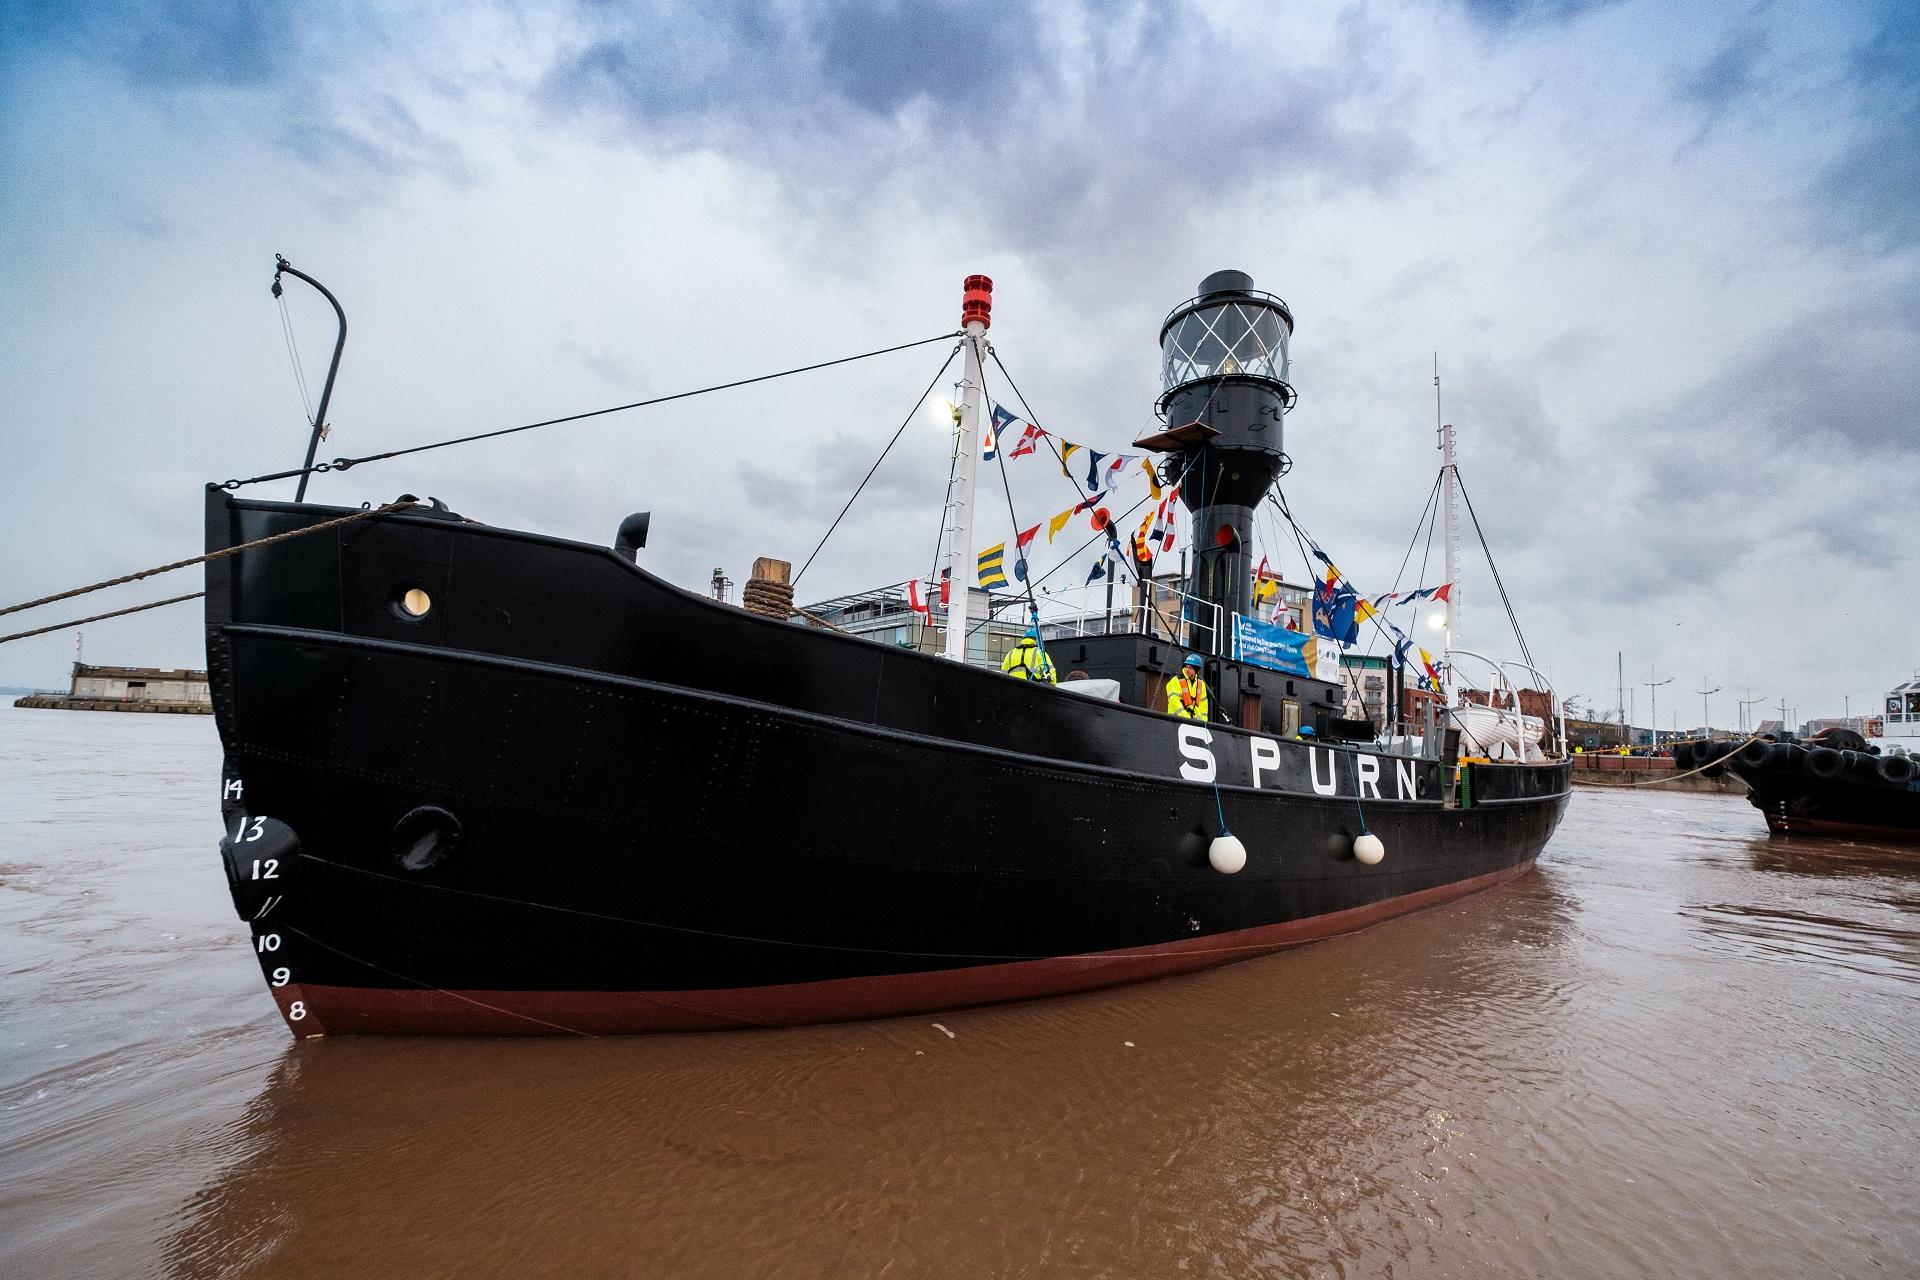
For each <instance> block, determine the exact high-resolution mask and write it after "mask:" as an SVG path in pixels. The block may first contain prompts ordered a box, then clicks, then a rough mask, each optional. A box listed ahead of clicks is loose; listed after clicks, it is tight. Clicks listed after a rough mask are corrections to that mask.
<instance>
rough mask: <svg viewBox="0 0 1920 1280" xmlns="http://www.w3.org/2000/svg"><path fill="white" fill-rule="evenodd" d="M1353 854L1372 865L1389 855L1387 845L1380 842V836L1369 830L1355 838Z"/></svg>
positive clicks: (1359, 859) (1357, 858)
mask: <svg viewBox="0 0 1920 1280" xmlns="http://www.w3.org/2000/svg"><path fill="white" fill-rule="evenodd" d="M1353 856H1354V858H1355V859H1356V860H1358V861H1360V862H1364V863H1366V864H1367V865H1368V866H1370V867H1371V866H1374V865H1375V864H1377V863H1378V862H1379V861H1380V859H1382V858H1384V857H1386V856H1387V846H1386V845H1384V844H1381V843H1380V837H1379V836H1377V835H1375V834H1373V832H1371V831H1368V832H1366V833H1364V834H1362V835H1361V836H1359V837H1357V838H1356V839H1355V840H1354V842H1353Z"/></svg>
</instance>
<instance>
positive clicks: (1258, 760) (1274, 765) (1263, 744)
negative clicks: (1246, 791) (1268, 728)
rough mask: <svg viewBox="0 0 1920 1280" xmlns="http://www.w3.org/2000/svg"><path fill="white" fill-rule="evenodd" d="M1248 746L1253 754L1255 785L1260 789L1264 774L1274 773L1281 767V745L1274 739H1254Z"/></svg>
mask: <svg viewBox="0 0 1920 1280" xmlns="http://www.w3.org/2000/svg"><path fill="white" fill-rule="evenodd" d="M1248 745H1249V749H1250V750H1251V751H1252V752H1253V764H1252V769H1253V785H1254V786H1255V787H1256V788H1258V787H1259V785H1260V775H1261V774H1262V773H1272V772H1273V771H1274V770H1275V769H1278V768H1279V767H1280V744H1279V743H1278V742H1275V741H1274V740H1273V739H1272V738H1254V739H1253V740H1252V741H1251V742H1250V743H1249V744H1248Z"/></svg>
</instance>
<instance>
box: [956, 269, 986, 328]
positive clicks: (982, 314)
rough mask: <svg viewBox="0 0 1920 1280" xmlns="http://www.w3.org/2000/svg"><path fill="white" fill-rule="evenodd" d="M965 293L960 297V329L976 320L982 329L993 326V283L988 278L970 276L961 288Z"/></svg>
mask: <svg viewBox="0 0 1920 1280" xmlns="http://www.w3.org/2000/svg"><path fill="white" fill-rule="evenodd" d="M960 287H961V288H962V289H963V290H965V292H964V293H962V294H961V296H960V327H961V328H962V329H964V328H966V327H967V326H968V325H970V324H972V323H973V322H974V321H975V320H978V321H979V322H980V327H981V328H982V329H987V328H991V327H992V326H993V281H992V280H990V279H988V278H987V277H986V276H968V277H967V278H966V281H965V283H963V284H962V285H961V286H960Z"/></svg>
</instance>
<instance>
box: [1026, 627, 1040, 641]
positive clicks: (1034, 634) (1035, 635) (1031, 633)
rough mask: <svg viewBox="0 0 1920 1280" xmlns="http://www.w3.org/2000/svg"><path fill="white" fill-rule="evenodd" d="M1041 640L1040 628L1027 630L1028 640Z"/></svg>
mask: <svg viewBox="0 0 1920 1280" xmlns="http://www.w3.org/2000/svg"><path fill="white" fill-rule="evenodd" d="M1039 638H1040V628H1038V627H1028V628H1027V639H1029V640H1038V639H1039Z"/></svg>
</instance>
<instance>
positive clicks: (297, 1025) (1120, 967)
mask: <svg viewBox="0 0 1920 1280" xmlns="http://www.w3.org/2000/svg"><path fill="white" fill-rule="evenodd" d="M1533 865H1534V864H1533V862H1532V861H1531V860H1529V861H1527V862H1523V863H1521V864H1520V865H1519V866H1516V867H1512V868H1509V869H1507V870H1504V871H1496V872H1492V873H1490V874H1488V875H1483V876H1476V877H1474V878H1472V879H1470V880H1461V881H1459V882H1457V883H1454V884H1447V885H1441V886H1439V887H1437V888H1433V889H1425V890H1422V891H1421V892H1419V893H1410V894H1406V895H1403V896H1401V897H1398V898H1389V899H1387V900H1386V901H1385V902H1377V903H1373V904H1371V905H1369V906H1364V907H1355V908H1353V909H1351V910H1347V911H1336V912H1333V913H1331V914H1328V915H1322V916H1314V917H1311V918H1309V919H1305V920H1292V921H1288V922H1287V923H1285V924H1273V925H1263V926H1261V927H1259V928H1254V929H1241V930H1237V931H1235V932H1232V933H1220V934H1213V935H1210V936H1206V937H1198V938H1183V939H1180V940H1178V941H1175V942H1166V943H1161V944H1159V945H1157V946H1152V947H1136V948H1128V949H1125V950H1120V951H1098V952H1093V953H1090V954H1087V955H1076V956H1054V957H1050V958H1048V959H1044V960H1020V961H1013V962H1009V963H1005V964H990V965H978V966H974V967H970V968H965V969H940V970H934V971H932V972H927V973H900V974H884V975H879V976H875V977H867V978H838V979H833V980H830V981H825V982H802V983H790V984H784V985H778V986H765V987H732V988H724V989H718V990H705V991H436V990H426V989H422V990H394V989H388V988H374V987H335V986H314V985H293V986H287V987H282V988H279V989H278V990H276V991H275V992H274V995H275V997H276V998H277V999H278V1001H279V1004H280V1009H281V1012H282V1013H283V1014H285V1015H287V1017H288V1025H289V1026H290V1027H291V1028H292V1030H293V1033H294V1034H295V1035H296V1036H300V1037H303V1038H304V1037H312V1036H318V1035H327V1034H334V1035H437V1036H447V1035H452V1036H503V1035H536V1036H538V1035H548V1036H551V1035H585V1036H600V1035H624V1034H633V1033H644V1032H658V1031H719V1030H734V1029H740V1028H749V1027H783V1026H797V1025H801V1024H805V1023H816V1022H848V1021H856V1020H859V1019H865V1018H889V1017H897V1016H900V1015H903V1014H910V1013H931V1012H936V1011H940V1010H950V1009H959V1008H966V1007H969V1006H975V1005H987V1004H1001V1003H1004V1002H1007V1001H1011V1000H1029V999H1033V998H1036V997H1039V996H1053V995H1065V994H1068V993H1071V992H1077V991H1093V990H1097V989H1099V988H1102V987H1115V986H1121V985H1123V984H1126V983H1130V982H1140V981H1144V980H1146V979H1149V978H1165V977H1171V976H1172V975H1174V974H1180V973H1191V972H1194V971H1196V970H1200V969H1209V968H1213V967H1215V966H1218V965H1223V964H1231V963H1233V962H1234V961H1236V960H1247V959H1251V958H1253V957H1255V956H1260V955H1266V954H1269V953H1272V952H1275V951H1282V950H1285V949H1286V948H1288V947H1295V946H1299V945H1300V944H1302V943H1305V942H1313V941H1317V940H1318V939H1321V938H1329V937H1333V936H1334V935H1336V934H1341V933H1351V932H1352V931H1354V930H1356V929H1363V928H1365V927H1367V926H1368V925H1372V924H1378V923H1379V922H1381V921H1383V920H1390V919H1392V918H1393V917H1395V916H1400V915H1405V914H1407V913H1408V912H1410V911H1417V910H1419V909H1420V908H1422V907H1430V906H1435V905H1437V904H1439V903H1442V902H1448V901H1451V900H1452V899H1455V898H1461V897H1465V896H1466V895H1468V894H1471V893H1475V892H1478V891H1479V890H1481V889H1488V888H1491V887H1493V886H1494V885H1497V884H1501V883H1504V882H1505V881H1508V880H1512V879H1515V878H1517V877H1519V876H1521V875H1524V874H1525V873H1526V872H1528V871H1531V870H1532V869H1533ZM296 1005H297V1007H298V1009H299V1016H298V1017H297V1018H296V1017H295V1016H294V1014H293V1010H294V1009H295V1007H296Z"/></svg>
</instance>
